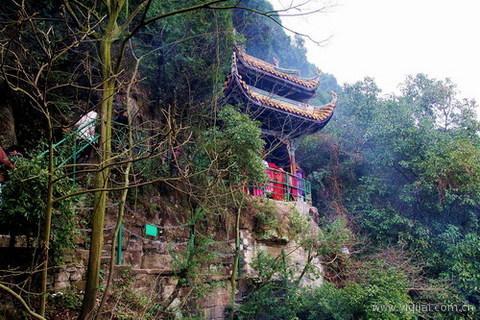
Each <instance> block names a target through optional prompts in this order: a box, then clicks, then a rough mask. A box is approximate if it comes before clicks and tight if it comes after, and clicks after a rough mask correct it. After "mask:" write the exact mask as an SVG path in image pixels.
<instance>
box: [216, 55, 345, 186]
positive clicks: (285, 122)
mask: <svg viewBox="0 0 480 320" xmlns="http://www.w3.org/2000/svg"><path fill="white" fill-rule="evenodd" d="M318 86H319V78H318V77H315V78H311V79H307V78H303V77H301V76H300V75H299V73H298V72H297V71H295V70H289V69H283V68H280V67H279V66H278V65H275V64H271V63H268V62H266V61H263V60H260V59H258V58H255V57H253V56H251V55H249V54H247V53H246V52H245V50H244V49H242V48H239V47H236V48H235V49H234V52H233V59H232V69H231V72H230V74H229V75H228V78H227V81H226V84H225V91H224V92H225V100H226V102H227V103H231V104H234V105H237V106H239V107H240V108H241V110H242V111H243V112H245V113H248V114H249V115H250V116H251V117H252V118H253V119H256V120H259V121H260V122H261V127H262V132H263V135H264V138H265V140H266V143H267V150H268V154H267V156H266V160H267V161H268V162H269V164H271V165H272V166H274V167H275V169H278V170H282V171H284V172H289V173H290V175H291V176H293V177H295V176H298V172H297V171H298V168H299V167H298V165H297V164H296V162H295V147H294V143H293V141H294V139H295V138H298V137H300V136H302V135H305V134H312V133H314V132H317V131H319V130H320V129H322V128H323V127H324V126H325V125H326V124H327V123H328V121H329V120H330V119H331V118H332V115H333V112H334V109H335V106H336V94H335V93H332V101H331V102H330V103H328V104H326V105H323V106H314V105H311V104H309V100H310V99H311V98H313V97H314V96H315V93H316V90H317V88H318ZM287 180H288V178H287ZM286 184H287V186H288V182H287V183H286Z"/></svg>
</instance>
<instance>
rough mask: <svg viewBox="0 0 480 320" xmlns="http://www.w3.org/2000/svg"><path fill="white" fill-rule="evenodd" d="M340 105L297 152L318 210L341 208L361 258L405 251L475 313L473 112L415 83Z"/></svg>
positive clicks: (370, 91)
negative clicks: (361, 245) (362, 246)
mask: <svg viewBox="0 0 480 320" xmlns="http://www.w3.org/2000/svg"><path fill="white" fill-rule="evenodd" d="M339 105H340V106H341V108H338V110H337V112H336V115H335V118H334V119H333V120H332V122H331V123H330V125H329V126H328V127H327V128H326V129H325V130H324V131H323V132H321V133H319V134H317V135H314V136H311V137H308V138H305V139H304V140H303V141H302V144H301V148H300V150H299V152H298V158H299V161H300V162H301V163H302V164H303V166H304V168H305V169H306V170H307V171H308V172H310V177H311V179H312V180H314V181H316V182H318V183H317V186H318V187H317V189H316V190H314V192H315V193H316V195H314V200H316V205H317V206H318V207H319V208H320V209H321V210H325V211H326V212H328V213H330V214H336V213H337V211H334V210H332V209H331V208H338V206H339V204H340V205H341V206H343V208H344V209H345V211H346V212H348V214H349V215H350V217H351V219H352V221H354V222H355V225H356V226H358V227H359V231H360V232H361V233H362V234H363V235H365V236H367V237H368V239H369V240H370V241H371V243H372V244H373V246H369V247H368V248H367V250H378V248H379V247H380V248H381V247H388V246H400V247H402V248H404V249H407V250H408V252H409V253H410V254H412V256H413V257H415V258H414V259H413V260H412V261H411V262H410V263H411V264H412V267H415V265H416V264H419V265H421V266H423V267H424V272H425V276H426V277H427V278H428V279H429V280H430V281H431V282H432V283H433V282H435V281H440V280H442V281H443V280H445V281H449V282H450V283H451V284H452V285H453V288H449V289H448V290H451V291H453V292H456V293H455V294H456V295H458V296H459V298H458V299H457V300H456V301H460V302H462V301H465V300H469V301H471V302H473V303H474V304H478V301H480V300H479V298H478V279H477V277H476V274H478V273H479V272H480V265H478V264H477V263H476V261H477V260H478V256H477V254H478V252H477V251H476V248H477V241H478V239H477V235H478V233H479V232H480V228H479V223H478V222H479V218H480V210H479V208H480V198H479V197H478V195H479V194H480V193H479V188H480V179H479V176H480V167H479V163H480V161H479V160H480V139H479V136H478V128H479V122H478V121H477V120H476V116H474V109H475V108H476V103H475V102H474V101H471V100H467V99H460V98H458V96H457V92H456V87H455V85H454V84H453V83H452V82H451V81H450V80H448V79H446V80H436V79H431V78H429V77H427V76H425V75H417V76H414V77H409V78H408V79H407V81H406V82H405V84H404V85H403V91H402V94H401V95H399V96H382V95H381V92H380V90H379V88H378V87H377V86H376V84H375V83H374V82H373V80H371V79H365V80H364V81H362V82H358V83H355V84H352V85H346V86H345V87H344V88H343V90H342V92H341V94H340V101H339ZM319 153H321V154H325V155H326V156H325V157H312V156H311V155H312V154H319ZM417 298H418V299H421V298H419V297H417ZM443 316H446V315H445V314H444V315H442V317H443Z"/></svg>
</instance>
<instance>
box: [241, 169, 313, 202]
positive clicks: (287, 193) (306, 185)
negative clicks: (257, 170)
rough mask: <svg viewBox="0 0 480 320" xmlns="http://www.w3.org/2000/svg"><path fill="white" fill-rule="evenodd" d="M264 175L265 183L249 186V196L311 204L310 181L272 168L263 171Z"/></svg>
mask: <svg viewBox="0 0 480 320" xmlns="http://www.w3.org/2000/svg"><path fill="white" fill-rule="evenodd" d="M265 173H266V174H267V176H268V180H267V182H266V183H264V184H261V185H254V186H251V187H250V188H249V190H248V193H249V194H251V195H253V196H256V197H264V198H270V199H274V200H280V201H297V200H302V201H305V202H307V203H312V186H311V183H310V181H308V180H306V179H304V178H301V177H298V176H295V175H292V174H290V173H288V172H285V171H283V170H278V169H273V168H268V169H265Z"/></svg>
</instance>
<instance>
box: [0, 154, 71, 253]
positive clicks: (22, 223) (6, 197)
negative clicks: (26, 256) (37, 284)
mask: <svg viewBox="0 0 480 320" xmlns="http://www.w3.org/2000/svg"><path fill="white" fill-rule="evenodd" d="M15 165H16V168H15V169H14V170H12V171H10V173H9V180H8V182H7V183H6V184H5V186H4V187H3V189H2V194H1V197H2V198H1V201H0V228H1V229H3V230H6V231H8V232H10V234H13V235H16V234H22V235H28V236H31V237H37V236H38V235H39V233H40V226H41V223H42V222H43V216H44V213H45V208H46V199H47V183H48V171H47V170H46V169H45V168H46V167H47V166H46V164H45V160H44V159H42V157H34V158H32V159H26V158H18V159H16V161H15ZM56 175H57V176H63V175H64V172H63V171H61V170H59V171H57V172H56ZM54 179H55V177H54ZM74 190H75V187H74V184H73V182H72V181H71V180H70V179H66V178H64V179H61V180H59V181H58V182H57V183H55V184H54V192H53V193H54V197H55V198H58V197H61V196H64V195H66V194H70V193H72V192H73V191H74ZM74 205H75V200H74V198H68V199H66V200H63V201H59V202H56V203H55V205H54V211H53V216H52V238H51V243H50V249H51V255H50V256H51V257H52V259H53V260H54V261H55V262H59V261H60V260H61V257H62V254H63V251H64V249H67V248H73V245H74V243H73V240H74V236H75V230H76V219H75V207H74Z"/></svg>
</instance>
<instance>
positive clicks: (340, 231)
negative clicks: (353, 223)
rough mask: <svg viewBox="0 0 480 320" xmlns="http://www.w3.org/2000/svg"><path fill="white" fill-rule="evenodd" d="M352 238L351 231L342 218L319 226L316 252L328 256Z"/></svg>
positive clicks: (336, 252)
mask: <svg viewBox="0 0 480 320" xmlns="http://www.w3.org/2000/svg"><path fill="white" fill-rule="evenodd" d="M352 239H353V235H352V232H351V231H350V229H348V227H347V222H346V221H345V219H343V218H337V219H335V220H334V221H332V222H330V223H328V224H326V225H324V226H321V227H320V229H319V231H318V236H317V240H316V241H317V243H318V244H316V247H317V254H318V255H319V256H324V257H329V256H333V255H336V254H338V253H339V252H340V251H341V249H342V248H343V247H344V246H346V245H347V244H348V243H349V242H350V241H351V240H352Z"/></svg>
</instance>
